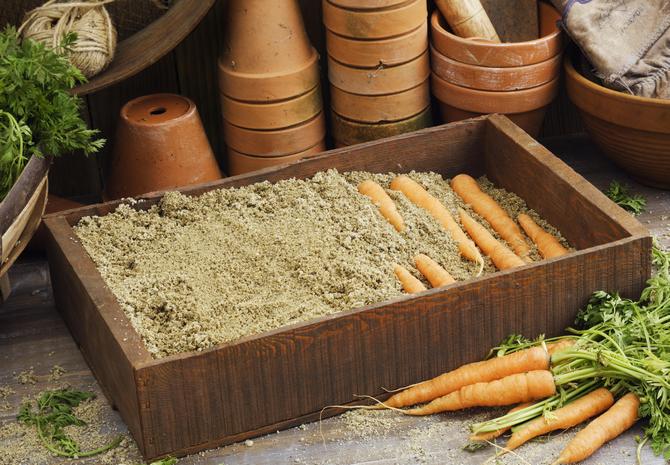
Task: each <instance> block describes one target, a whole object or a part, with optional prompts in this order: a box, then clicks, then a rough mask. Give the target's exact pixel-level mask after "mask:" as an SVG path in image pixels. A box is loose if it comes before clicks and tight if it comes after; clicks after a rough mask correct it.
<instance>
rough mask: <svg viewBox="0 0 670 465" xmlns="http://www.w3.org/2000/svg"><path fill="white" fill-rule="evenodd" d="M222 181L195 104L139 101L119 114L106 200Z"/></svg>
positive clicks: (173, 98) (173, 99)
mask: <svg viewBox="0 0 670 465" xmlns="http://www.w3.org/2000/svg"><path fill="white" fill-rule="evenodd" d="M219 178H221V171H220V170H219V166H218V164H217V162H216V158H215V157H214V153H213V152H212V148H211V147H210V145H209V141H208V140H207V136H206V135H205V131H204V129H203V127H202V122H201V121H200V116H199V115H198V111H197V109H196V106H195V103H193V101H191V100H190V99H188V98H186V97H183V96H181V95H174V94H154V95H146V96H144V97H139V98H136V99H134V100H131V101H130V102H128V103H126V104H125V105H124V106H123V108H121V115H120V118H119V124H118V127H117V130H116V138H115V140H114V152H113V154H112V162H111V167H110V174H109V178H108V179H107V186H106V191H105V193H106V197H107V198H110V199H117V198H121V197H133V196H137V195H140V194H144V193H147V192H153V191H160V190H166V189H173V188H176V187H180V186H186V185H190V184H199V183H203V182H208V181H213V180H216V179H219Z"/></svg>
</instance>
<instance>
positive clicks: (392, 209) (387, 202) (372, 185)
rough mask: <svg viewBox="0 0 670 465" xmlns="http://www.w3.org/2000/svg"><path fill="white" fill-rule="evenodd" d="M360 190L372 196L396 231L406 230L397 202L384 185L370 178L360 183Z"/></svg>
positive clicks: (380, 211) (373, 201)
mask: <svg viewBox="0 0 670 465" xmlns="http://www.w3.org/2000/svg"><path fill="white" fill-rule="evenodd" d="M358 192H360V193H361V194H363V195H366V196H368V197H370V199H371V200H372V203H374V204H375V205H376V206H377V207H378V208H379V213H381V214H382V216H383V217H384V218H386V219H387V220H388V222H389V223H391V224H392V225H393V227H394V228H395V229H396V231H398V232H402V231H404V230H405V222H404V221H403V219H402V216H400V213H398V210H397V209H396V206H395V202H394V201H393V199H392V198H391V197H389V195H388V194H387V193H386V191H385V190H384V188H383V187H382V186H380V185H379V184H377V183H376V182H374V181H371V180H369V179H368V180H366V181H363V182H361V183H360V184H359V185H358Z"/></svg>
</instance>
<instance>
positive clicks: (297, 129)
mask: <svg viewBox="0 0 670 465" xmlns="http://www.w3.org/2000/svg"><path fill="white" fill-rule="evenodd" d="M223 134H224V138H225V140H226V144H227V145H228V147H229V148H231V149H233V150H234V151H236V152H240V153H243V154H246V155H254V156H258V157H261V156H266V157H277V156H283V155H290V154H294V153H297V152H302V151H304V150H305V149H307V148H310V147H314V146H315V145H316V144H318V143H319V142H321V141H322V140H323V139H324V137H325V136H326V118H325V117H324V115H323V112H321V113H319V114H318V115H317V116H315V117H314V118H312V119H311V120H309V121H306V122H304V123H302V124H298V125H296V126H291V127H290V128H285V129H278V130H274V131H261V130H255V129H245V128H240V127H237V126H234V125H232V124H230V123H229V122H228V121H226V120H223Z"/></svg>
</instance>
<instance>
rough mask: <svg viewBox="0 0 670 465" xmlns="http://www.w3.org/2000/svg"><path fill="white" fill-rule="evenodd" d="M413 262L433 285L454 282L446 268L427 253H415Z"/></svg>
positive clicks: (440, 285) (438, 285)
mask: <svg viewBox="0 0 670 465" xmlns="http://www.w3.org/2000/svg"><path fill="white" fill-rule="evenodd" d="M414 263H415V265H416V268H417V269H418V270H419V271H420V272H421V274H422V275H423V276H424V277H425V278H426V279H427V280H428V282H429V283H430V285H431V286H433V287H442V286H446V285H448V284H451V283H455V282H456V280H455V279H454V278H452V276H451V275H450V274H449V272H448V271H447V270H445V269H444V268H442V267H441V266H440V264H439V263H437V262H436V261H434V260H433V259H432V258H430V257H429V256H427V255H424V254H422V253H421V254H419V255H417V256H416V257H414Z"/></svg>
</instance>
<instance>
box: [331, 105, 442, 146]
mask: <svg viewBox="0 0 670 465" xmlns="http://www.w3.org/2000/svg"><path fill="white" fill-rule="evenodd" d="M331 123H332V135H333V139H334V141H335V145H336V146H337V147H344V146H347V145H354V144H360V143H361V142H367V141H371V140H377V139H382V138H384V137H391V136H395V135H398V134H404V133H406V132H411V131H416V130H417V129H423V128H427V127H429V126H431V125H432V124H433V119H432V112H431V110H430V107H428V108H426V109H425V110H424V111H422V112H421V113H419V114H418V115H415V116H412V117H411V118H407V119H404V120H400V121H395V122H393V123H378V124H368V123H359V122H357V121H351V120H348V119H346V118H343V117H341V116H340V115H338V114H337V113H335V112H332V114H331Z"/></svg>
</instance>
